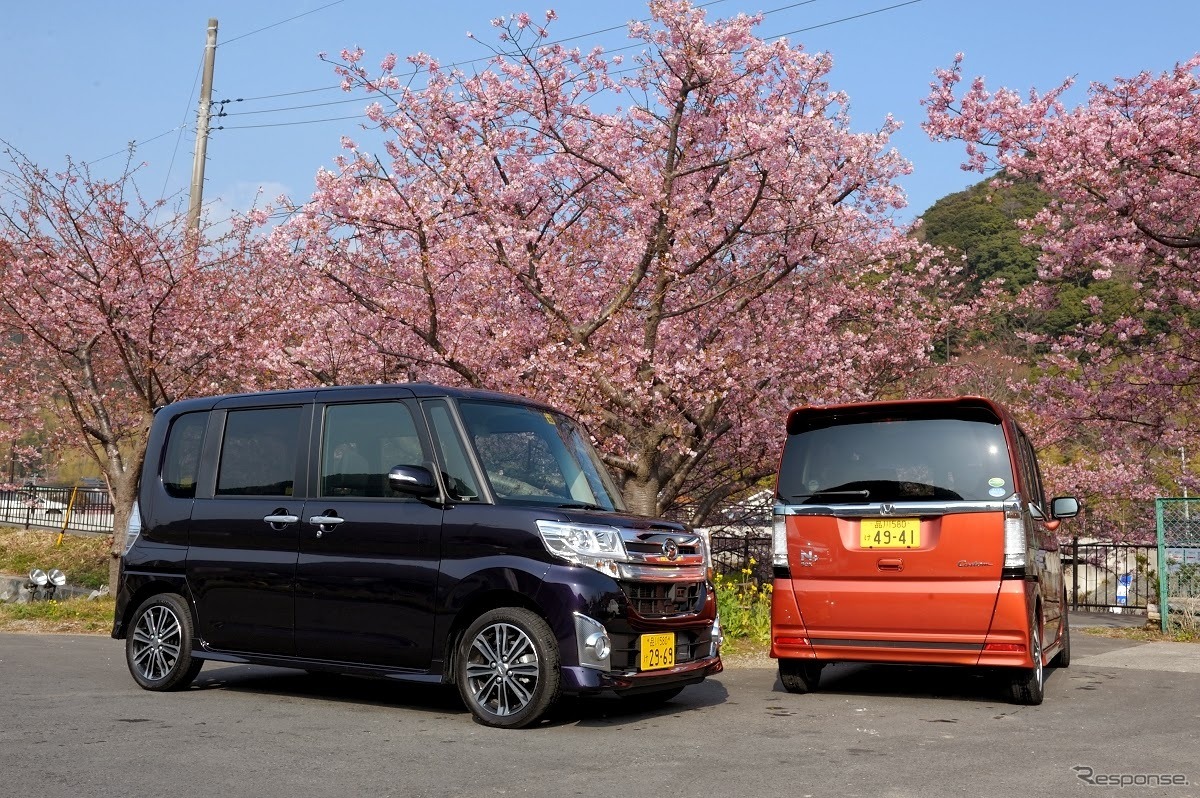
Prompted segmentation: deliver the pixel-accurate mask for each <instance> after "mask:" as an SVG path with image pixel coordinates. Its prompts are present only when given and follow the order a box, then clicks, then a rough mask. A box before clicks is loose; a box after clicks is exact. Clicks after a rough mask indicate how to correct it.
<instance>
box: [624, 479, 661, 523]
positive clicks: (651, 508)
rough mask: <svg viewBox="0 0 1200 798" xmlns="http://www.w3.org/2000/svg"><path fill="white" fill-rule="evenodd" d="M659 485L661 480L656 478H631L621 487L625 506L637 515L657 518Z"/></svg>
mask: <svg viewBox="0 0 1200 798" xmlns="http://www.w3.org/2000/svg"><path fill="white" fill-rule="evenodd" d="M659 484H660V483H659V480H658V479H656V478H654V477H642V478H639V477H629V478H628V479H626V480H625V484H624V485H622V486H621V494H622V495H623V496H624V497H625V506H626V507H627V508H628V509H629V511H630V512H632V513H636V514H637V515H647V516H652V517H657V516H658V515H659V508H658V493H659Z"/></svg>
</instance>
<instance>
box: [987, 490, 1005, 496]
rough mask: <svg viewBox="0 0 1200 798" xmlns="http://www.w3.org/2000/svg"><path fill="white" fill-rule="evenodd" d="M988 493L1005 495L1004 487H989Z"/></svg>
mask: <svg viewBox="0 0 1200 798" xmlns="http://www.w3.org/2000/svg"><path fill="white" fill-rule="evenodd" d="M988 493H989V494H990V495H992V496H995V497H997V498H999V497H1001V496H1003V495H1004V488H989V489H988Z"/></svg>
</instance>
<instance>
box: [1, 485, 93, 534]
mask: <svg viewBox="0 0 1200 798" xmlns="http://www.w3.org/2000/svg"><path fill="white" fill-rule="evenodd" d="M0 524H4V525H7V526H20V527H25V528H30V527H38V528H41V529H57V530H59V531H61V532H95V533H108V532H112V526H113V511H112V504H111V503H110V502H109V498H108V491H107V490H105V489H104V488H92V487H46V486H43V485H37V486H35V485H26V486H24V487H20V488H10V489H8V490H0Z"/></svg>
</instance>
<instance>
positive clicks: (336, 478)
mask: <svg viewBox="0 0 1200 798" xmlns="http://www.w3.org/2000/svg"><path fill="white" fill-rule="evenodd" d="M430 459H431V458H430V457H429V454H428V453H427V452H426V451H425V448H424V446H423V445H422V444H421V438H420V436H419V435H418V434H417V426H416V424H415V423H414V422H413V417H412V413H411V412H409V409H408V407H407V406H406V405H404V404H402V403H400V402H369V403H359V404H344V405H329V406H327V407H326V408H325V423H324V426H323V431H322V434H321V473H320V482H319V484H320V486H321V495H322V496H369V497H375V498H384V497H389V498H390V497H395V498H404V499H408V498H411V497H408V496H404V495H403V494H399V493H395V492H393V491H392V490H391V488H389V487H388V482H387V474H388V471H390V470H391V469H392V468H393V467H394V466H398V465H415V466H419V465H425V464H426V463H427V462H428V461H429V460H430Z"/></svg>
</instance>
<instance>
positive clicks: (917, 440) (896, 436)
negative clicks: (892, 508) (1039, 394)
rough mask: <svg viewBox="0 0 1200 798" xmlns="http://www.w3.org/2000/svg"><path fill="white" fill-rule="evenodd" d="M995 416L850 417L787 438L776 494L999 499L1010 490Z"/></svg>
mask: <svg viewBox="0 0 1200 798" xmlns="http://www.w3.org/2000/svg"><path fill="white" fill-rule="evenodd" d="M1013 490H1014V487H1013V477H1012V467H1011V466H1010V464H1009V461H1008V449H1007V447H1006V446H1005V443H1004V432H1003V429H1002V428H1001V426H1000V423H999V421H989V420H983V419H971V420H966V419H953V418H921V419H895V418H889V419H872V418H869V417H867V418H863V417H857V418H854V419H847V420H844V421H839V422H836V423H830V422H829V421H828V420H818V422H817V423H816V424H813V425H808V426H806V425H800V428H798V429H795V431H793V432H792V434H790V435H788V439H787V443H786V445H785V446H784V451H783V459H782V462H781V464H780V473H779V497H780V499H781V500H782V501H784V502H789V503H794V504H859V503H864V502H896V501H957V500H963V501H998V500H1000V499H1003V498H1004V497H1006V496H1009V495H1011V494H1012V492H1013Z"/></svg>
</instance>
